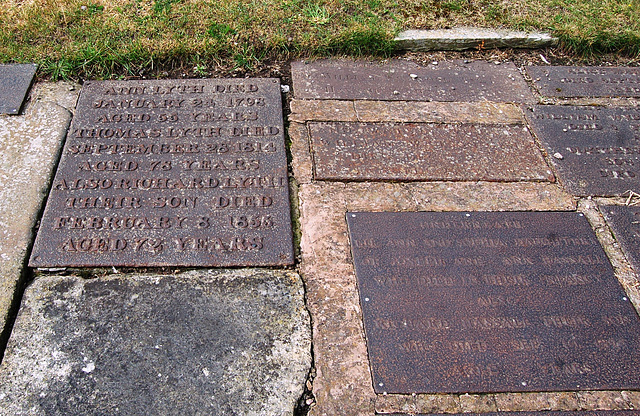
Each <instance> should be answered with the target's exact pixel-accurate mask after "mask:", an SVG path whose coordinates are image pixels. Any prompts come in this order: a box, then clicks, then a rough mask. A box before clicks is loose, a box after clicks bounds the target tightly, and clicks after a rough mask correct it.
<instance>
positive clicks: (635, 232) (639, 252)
mask: <svg viewBox="0 0 640 416" xmlns="http://www.w3.org/2000/svg"><path fill="white" fill-rule="evenodd" d="M600 211H601V212H602V214H604V217H605V218H606V220H607V223H608V224H609V226H610V227H611V228H612V229H613V233H614V234H615V236H616V241H618V242H619V243H620V245H621V246H622V249H623V250H624V253H625V255H626V256H627V259H628V260H629V262H630V263H631V264H632V265H633V267H634V268H635V269H636V272H640V207H638V206H620V205H600Z"/></svg>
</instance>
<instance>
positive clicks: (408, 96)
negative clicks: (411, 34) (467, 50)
mask: <svg viewBox="0 0 640 416" xmlns="http://www.w3.org/2000/svg"><path fill="white" fill-rule="evenodd" d="M291 76H292V78H293V91H294V94H295V97H296V98H298V99H300V98H302V99H323V100H385V101H456V102H462V101H472V102H475V101H496V102H508V103H534V102H536V100H535V98H534V96H533V94H532V93H531V91H530V90H529V87H528V86H527V84H526V83H525V81H524V78H523V77H522V75H521V74H520V72H519V71H518V69H517V68H516V66H515V65H514V64H512V63H508V64H500V65H495V64H493V63H489V62H484V61H475V62H469V63H463V62H441V63H438V64H437V65H433V64H431V65H428V66H420V65H417V64H415V63H412V62H407V61H402V60H392V61H388V62H384V63H375V62H366V61H347V60H320V61H315V62H308V63H306V62H301V61H297V62H293V63H292V64H291Z"/></svg>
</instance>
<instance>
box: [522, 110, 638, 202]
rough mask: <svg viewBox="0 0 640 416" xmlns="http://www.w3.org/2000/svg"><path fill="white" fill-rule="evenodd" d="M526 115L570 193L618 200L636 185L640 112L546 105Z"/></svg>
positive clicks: (527, 112)
mask: <svg viewBox="0 0 640 416" xmlns="http://www.w3.org/2000/svg"><path fill="white" fill-rule="evenodd" d="M525 115H526V117H527V120H528V121H529V124H530V126H531V128H532V130H533V132H534V133H535V134H536V135H537V136H538V138H539V139H540V140H541V141H542V142H543V143H544V145H545V146H546V148H547V152H548V154H549V156H550V157H549V159H550V160H551V162H552V163H553V165H554V166H555V167H556V169H557V170H558V176H559V179H560V181H561V182H562V184H563V185H564V186H566V188H567V189H568V190H569V191H570V192H572V193H573V194H575V195H579V196H590V195H598V196H618V195H621V194H622V193H624V192H626V191H627V190H629V189H637V188H639V187H640V169H639V166H640V147H638V145H637V142H638V140H640V109H637V108H603V107H577V106H548V105H544V106H534V107H531V108H529V109H527V111H525Z"/></svg>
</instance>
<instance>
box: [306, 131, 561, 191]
mask: <svg viewBox="0 0 640 416" xmlns="http://www.w3.org/2000/svg"><path fill="white" fill-rule="evenodd" d="M309 132H310V134H311V144H312V146H311V147H312V150H313V156H314V170H315V177H316V179H320V180H345V181H346V180H356V181H357V180H403V181H420V180H424V181H435V180H501V181H526V180H533V181H549V180H551V181H552V180H553V174H552V173H551V170H550V169H549V167H548V166H547V165H546V163H545V161H544V159H543V158H542V154H541V153H540V151H539V150H538V148H537V147H536V145H535V143H534V141H533V138H532V137H531V134H530V133H529V131H528V130H527V129H526V128H525V127H523V126H517V125H516V126H487V125H473V124H425V123H395V124H390V123H309Z"/></svg>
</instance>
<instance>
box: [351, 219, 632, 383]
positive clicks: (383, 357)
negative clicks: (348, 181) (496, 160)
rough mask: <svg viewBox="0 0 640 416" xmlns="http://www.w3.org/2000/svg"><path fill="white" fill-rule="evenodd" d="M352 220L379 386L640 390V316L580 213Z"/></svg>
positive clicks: (366, 324)
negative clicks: (639, 347)
mask: <svg viewBox="0 0 640 416" xmlns="http://www.w3.org/2000/svg"><path fill="white" fill-rule="evenodd" d="M347 221H348V224H349V233H350V238H351V248H352V252H353V259H354V264H355V271H356V276H357V281H358V289H359V292H360V301H361V305H362V312H363V316H364V327H365V332H366V339H367V347H368V352H369V359H370V364H371V370H372V376H373V381H374V389H375V391H376V393H384V392H387V393H399V394H411V393H466V392H519V391H564V390H601V389H605V390H606V389H616V390H617V389H637V388H639V387H640V350H639V349H638V345H640V344H639V343H640V319H639V318H638V315H637V313H636V311H635V309H634V308H633V306H632V304H631V303H630V301H629V300H628V298H627V297H626V295H625V293H624V291H623V290H622V287H621V286H620V284H619V283H618V281H617V280H616V278H615V277H614V274H613V270H612V267H611V265H610V263H609V261H608V260H607V258H606V256H605V254H604V251H603V250H602V248H601V246H600V245H599V244H598V241H597V240H596V238H595V236H594V234H593V232H592V230H591V228H590V226H589V224H588V222H587V220H586V219H585V218H584V217H582V216H581V214H578V213H575V212H508V213H506V212H501V213H489V212H469V213H465V212H447V213H439V212H403V213H395V212H394V213H391V212H382V213H371V212H366V213H365V212H349V213H347Z"/></svg>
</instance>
